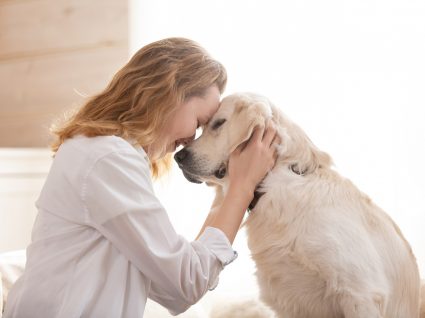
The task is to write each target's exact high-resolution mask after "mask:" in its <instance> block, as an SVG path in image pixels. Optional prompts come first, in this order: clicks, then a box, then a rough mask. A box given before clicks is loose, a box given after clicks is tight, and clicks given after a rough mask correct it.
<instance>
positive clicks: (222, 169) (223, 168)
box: [214, 163, 227, 179]
mask: <svg viewBox="0 0 425 318" xmlns="http://www.w3.org/2000/svg"><path fill="white" fill-rule="evenodd" d="M226 173H227V166H226V164H224V163H222V164H221V165H220V168H218V169H217V170H216V171H215V172H214V176H215V177H216V178H217V179H223V178H224V177H225V176H226Z"/></svg>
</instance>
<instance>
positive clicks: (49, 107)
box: [0, 0, 128, 147]
mask: <svg viewBox="0 0 425 318" xmlns="http://www.w3.org/2000/svg"><path fill="white" fill-rule="evenodd" d="M127 59H128V3H127V1H123V0H91V1H89V0H67V1H64V0H26V1H24V0H3V1H1V2H0V147H45V146H46V145H47V142H48V127H49V126H50V123H51V121H52V120H53V119H54V118H56V117H57V116H58V115H60V114H61V113H62V112H63V111H64V110H65V109H67V108H70V107H72V106H76V105H79V104H80V103H81V102H82V100H83V98H82V97H81V96H79V94H78V93H77V92H79V93H81V94H83V95H86V96H87V95H91V94H93V93H95V92H97V91H99V90H100V89H102V88H103V87H105V85H106V84H107V83H108V81H109V80H110V78H111V76H112V75H113V74H114V73H115V72H116V71H117V70H118V69H119V68H120V67H121V66H122V65H123V64H124V63H125V62H126V61H127Z"/></svg>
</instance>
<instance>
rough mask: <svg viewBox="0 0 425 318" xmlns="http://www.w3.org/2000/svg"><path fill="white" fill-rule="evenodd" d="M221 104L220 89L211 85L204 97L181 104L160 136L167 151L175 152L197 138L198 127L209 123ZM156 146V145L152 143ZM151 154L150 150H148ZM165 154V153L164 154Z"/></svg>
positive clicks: (194, 98)
mask: <svg viewBox="0 0 425 318" xmlns="http://www.w3.org/2000/svg"><path fill="white" fill-rule="evenodd" d="M219 104H220V91H219V89H218V87H217V86H215V85H214V86H211V87H210V88H209V89H208V90H207V91H206V93H205V95H204V96H203V97H191V98H190V99H189V100H187V101H186V102H184V103H183V104H181V105H179V106H178V108H177V110H176V113H175V114H174V115H173V116H171V117H170V118H169V119H168V120H167V122H166V123H165V126H164V127H166V128H165V129H164V130H163V131H162V133H161V136H160V138H159V140H160V142H161V144H163V145H164V144H165V145H166V153H170V152H174V151H175V150H176V148H177V147H178V146H179V145H185V144H187V143H189V142H190V141H192V140H193V139H194V138H195V134H196V129H197V128H198V127H200V126H202V125H205V124H206V123H208V121H209V120H210V118H212V116H213V115H214V114H215V112H216V111H217V109H218V106H219ZM152 146H153V147H154V148H155V145H152ZM148 154H149V151H148ZM162 155H165V154H162Z"/></svg>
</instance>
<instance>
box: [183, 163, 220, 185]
mask: <svg viewBox="0 0 425 318" xmlns="http://www.w3.org/2000/svg"><path fill="white" fill-rule="evenodd" d="M180 169H182V172H183V175H184V176H185V178H186V179H187V180H188V181H190V182H193V183H202V182H204V181H210V180H211V178H214V177H215V178H217V179H223V178H224V177H225V176H226V174H227V165H226V164H225V163H222V164H221V165H220V166H219V168H218V169H217V170H215V171H213V172H212V173H210V174H209V175H208V176H201V175H197V174H194V173H193V172H190V171H188V170H187V169H184V167H182V166H180Z"/></svg>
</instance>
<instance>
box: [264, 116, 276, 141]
mask: <svg viewBox="0 0 425 318" xmlns="http://www.w3.org/2000/svg"><path fill="white" fill-rule="evenodd" d="M276 132H277V131H276V127H275V126H274V124H273V123H272V122H271V121H269V122H268V123H267V127H266V130H265V132H264V136H263V142H264V143H265V144H266V145H268V146H271V145H272V143H273V140H274V139H275V137H276Z"/></svg>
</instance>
